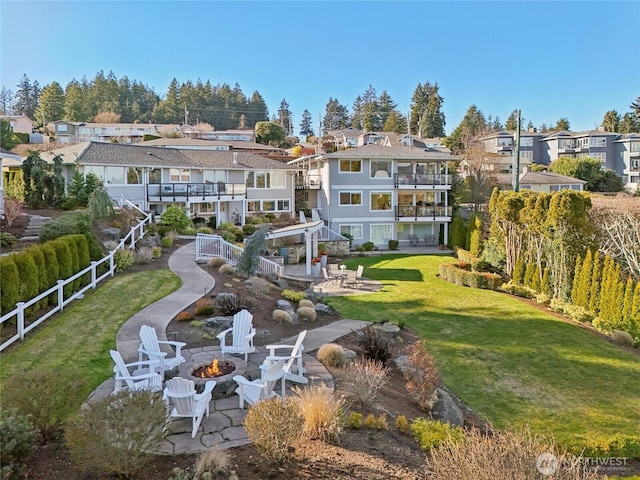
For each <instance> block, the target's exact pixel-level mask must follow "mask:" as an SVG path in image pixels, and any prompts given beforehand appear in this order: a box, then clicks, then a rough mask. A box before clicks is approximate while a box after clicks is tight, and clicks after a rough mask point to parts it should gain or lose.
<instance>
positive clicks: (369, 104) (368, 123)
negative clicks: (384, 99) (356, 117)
mask: <svg viewBox="0 0 640 480" xmlns="http://www.w3.org/2000/svg"><path fill="white" fill-rule="evenodd" d="M388 101H390V102H392V100H391V97H389V98H388ZM387 107H388V105H387ZM382 125H383V122H381V119H380V103H379V101H378V94H377V92H376V89H375V88H373V87H372V86H371V85H369V88H368V89H367V90H366V91H365V92H364V94H363V95H362V129H363V130H365V131H374V132H376V131H380V130H382Z"/></svg>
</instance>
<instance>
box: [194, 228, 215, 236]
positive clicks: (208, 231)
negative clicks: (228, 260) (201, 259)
mask: <svg viewBox="0 0 640 480" xmlns="http://www.w3.org/2000/svg"><path fill="white" fill-rule="evenodd" d="M196 233H204V234H205V235H211V234H212V233H213V228H211V227H198V228H197V229H196Z"/></svg>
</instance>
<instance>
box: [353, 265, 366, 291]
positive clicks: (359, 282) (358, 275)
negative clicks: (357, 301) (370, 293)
mask: <svg viewBox="0 0 640 480" xmlns="http://www.w3.org/2000/svg"><path fill="white" fill-rule="evenodd" d="M363 272H364V266H362V265H358V268H356V281H355V283H356V285H357V286H359V285H362V284H363V281H362V273H363Z"/></svg>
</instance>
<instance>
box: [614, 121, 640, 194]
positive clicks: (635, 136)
mask: <svg viewBox="0 0 640 480" xmlns="http://www.w3.org/2000/svg"><path fill="white" fill-rule="evenodd" d="M614 143H615V145H616V152H617V154H618V155H617V158H616V161H615V171H616V172H619V171H621V172H622V178H623V181H624V183H625V184H626V185H627V187H628V188H630V189H631V190H632V191H634V192H635V191H637V190H638V189H639V188H640V133H627V134H625V135H621V136H620V138H618V140H615V141H614Z"/></svg>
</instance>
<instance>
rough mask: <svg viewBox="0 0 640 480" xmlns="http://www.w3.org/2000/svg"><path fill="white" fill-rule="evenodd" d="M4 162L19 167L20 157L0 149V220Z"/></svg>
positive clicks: (0, 215) (2, 205) (1, 214)
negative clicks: (15, 164)
mask: <svg viewBox="0 0 640 480" xmlns="http://www.w3.org/2000/svg"><path fill="white" fill-rule="evenodd" d="M6 162H12V163H17V164H18V165H19V162H20V155H16V154H14V153H11V152H10V151H8V150H5V149H4V148H0V218H4V172H5V164H6ZM7 170H8V168H7Z"/></svg>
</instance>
